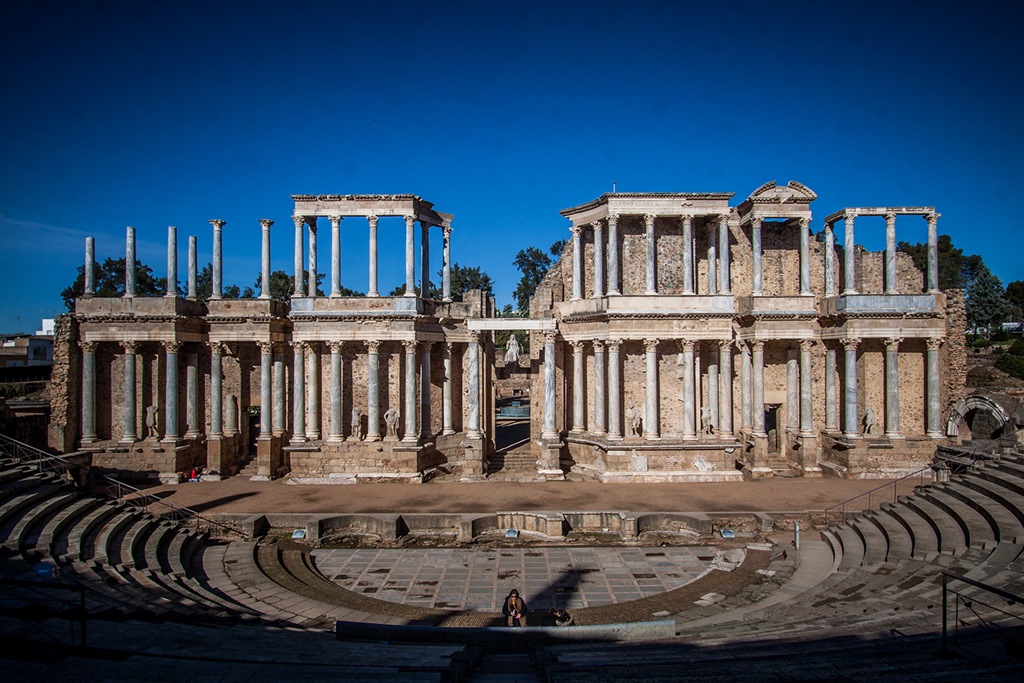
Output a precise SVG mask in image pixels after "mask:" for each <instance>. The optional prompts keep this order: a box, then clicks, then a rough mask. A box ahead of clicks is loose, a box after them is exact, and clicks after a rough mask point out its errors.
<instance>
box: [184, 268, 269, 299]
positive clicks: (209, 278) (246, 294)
mask: <svg viewBox="0 0 1024 683" xmlns="http://www.w3.org/2000/svg"><path fill="white" fill-rule="evenodd" d="M212 295H213V266H212V265H211V264H209V263H207V264H206V265H205V266H203V269H202V270H200V271H199V272H198V273H196V298H197V299H199V300H200V301H209V300H210V297H211V296H212ZM254 296H255V291H254V290H253V288H252V287H246V288H245V289H244V290H243V289H241V288H240V287H239V286H238V285H224V284H221V297H222V298H224V299H252V298H253V297H254Z"/></svg>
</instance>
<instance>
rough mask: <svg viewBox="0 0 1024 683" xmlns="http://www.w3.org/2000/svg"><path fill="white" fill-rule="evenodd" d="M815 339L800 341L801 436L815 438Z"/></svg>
mask: <svg viewBox="0 0 1024 683" xmlns="http://www.w3.org/2000/svg"><path fill="white" fill-rule="evenodd" d="M813 349H814V340H813V339H801V340H800V434H801V435H803V436H814V412H813V410H814V395H813V392H812V381H813V379H814V377H813V375H812V374H811V351H812V350H813Z"/></svg>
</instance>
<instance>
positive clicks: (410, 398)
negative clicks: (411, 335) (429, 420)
mask: <svg viewBox="0 0 1024 683" xmlns="http://www.w3.org/2000/svg"><path fill="white" fill-rule="evenodd" d="M417 345H418V342H416V341H413V340H407V341H404V342H402V349H403V350H404V352H405V401H404V403H405V406H404V410H405V433H404V434H403V435H402V441H404V442H406V443H418V442H419V432H417V431H416V347H417Z"/></svg>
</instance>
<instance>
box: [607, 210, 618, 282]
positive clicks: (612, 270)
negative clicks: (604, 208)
mask: <svg viewBox="0 0 1024 683" xmlns="http://www.w3.org/2000/svg"><path fill="white" fill-rule="evenodd" d="M619 292H620V290H619V215H618V214H616V213H610V214H608V293H609V294H619Z"/></svg>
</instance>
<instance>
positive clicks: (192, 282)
mask: <svg viewBox="0 0 1024 683" xmlns="http://www.w3.org/2000/svg"><path fill="white" fill-rule="evenodd" d="M196 250H197V247H196V236H195V235H189V236H188V299H189V301H195V300H196V299H198V298H199V297H198V294H197V292H196V287H197V286H198V284H199V283H198V282H197V280H198V279H199V270H198V268H199V264H198V263H196V258H197V256H196Z"/></svg>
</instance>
